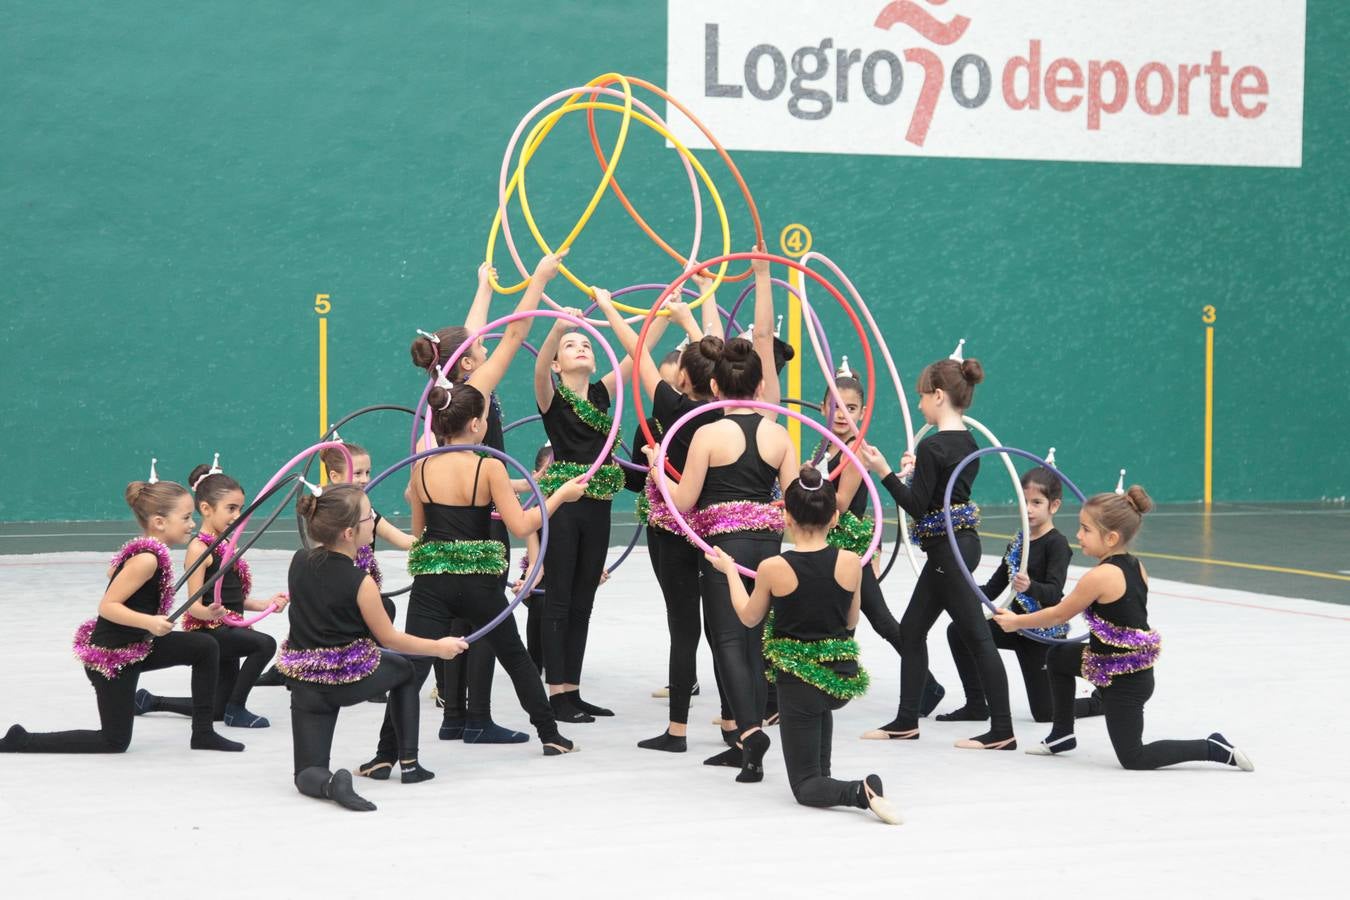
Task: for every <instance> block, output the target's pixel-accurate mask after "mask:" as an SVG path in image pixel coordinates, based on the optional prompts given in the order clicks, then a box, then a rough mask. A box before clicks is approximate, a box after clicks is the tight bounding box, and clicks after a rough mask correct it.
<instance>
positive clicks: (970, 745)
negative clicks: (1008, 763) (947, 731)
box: [953, 737, 1017, 750]
mask: <svg viewBox="0 0 1350 900" xmlns="http://www.w3.org/2000/svg"><path fill="white" fill-rule="evenodd" d="M953 746H955V747H958V748H960V749H961V750H1016V749H1017V738H1015V737H1010V738H1005V739H1003V740H1001V741H994V742H993V743H989V744H986V743H983V742H982V741H977V740H975V739H974V738H966V739H965V740H963V741H957V742H956V743H955V744H954V745H953Z"/></svg>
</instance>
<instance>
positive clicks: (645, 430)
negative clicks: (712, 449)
mask: <svg viewBox="0 0 1350 900" xmlns="http://www.w3.org/2000/svg"><path fill="white" fill-rule="evenodd" d="M740 259H749V260H765V261H767V262H771V263H775V262H776V263H782V264H783V265H785V266H787V267H789V268H792V269H796V270H797V271H799V272H801V273H802V274H803V275H806V276H809V277H811V278H814V279H816V281H818V282H820V283H821V284H822V285H824V287H825V289H826V290H828V291H829V292H830V293H831V294H832V295H833V296H834V298H835V299H836V300H838V301H839V305H840V306H841V307H843V309H844V312H846V313H848V316H849V318H850V319H851V320H852V321H853V326H854V328H855V329H856V330H857V332H858V338H859V340H860V341H861V343H862V348H863V358H864V359H865V360H866V363H867V380H868V383H869V384H870V383H872V382H873V381H875V380H876V379H875V376H876V372H875V369H874V366H873V363H872V345H871V343H870V342H869V341H868V340H867V335H866V333H865V332H864V331H863V326H862V322H861V320H859V318H858V314H857V313H855V312H854V311H853V307H852V306H851V305H850V304H849V302H848V300H847V299H845V297H844V295H843V294H841V293H840V292H839V289H838V288H836V287H835V286H834V285H832V284H830V283H829V282H828V281H826V280H825V278H824V277H823V276H821V275H820V274H819V273H817V272H814V271H812V270H811V269H808V268H807V267H806V266H804V265H802V264H801V263H799V262H797V261H796V260H794V259H788V258H787V257H785V256H777V255H775V254H772V253H759V252H749V253H729V254H726V255H724V256H720V257H717V258H716V259H711V260H708V261H707V262H706V263H704V265H705V266H710V265H713V264H714V263H719V262H720V263H722V264H723V265H725V264H726V263H727V262H728V261H730V260H740ZM691 274H692V272H684V273H682V274H681V275H680V276H679V277H678V278H676V279H675V280H674V281H672V282H671V283H670V284H668V285H667V286H666V289H665V290H664V291H662V292H661V296H659V297H657V298H656V302H655V303H654V304H652V308H651V309H650V310H649V311H648V312H647V316H646V318H645V319H644V320H643V322H642V330H641V331H640V332H638V340H637V346H636V347H634V348H633V353H634V358H635V359H637V358H640V357H639V354H641V352H642V348H643V347H644V346H645V345H646V341H647V331H648V329H649V328H651V325H652V322H653V321H654V319H655V316H656V313H657V312H658V311H659V310H660V309H661V307H662V306H664V305H665V304H666V302H667V301H668V300H669V299H670V297H671V295H672V294H674V293H675V292H676V291H677V290H679V289H680V287H681V286H682V285H683V284H684V282H685V281H686V280H688V278H689V277H690V275H691ZM632 375H633V390H634V394H633V409H634V411H635V412H636V413H637V417H638V425H639V427H640V428H641V429H642V434H643V437H645V438H646V439H647V446H649V447H654V446H656V438H655V437H654V436H653V435H652V431H651V428H649V427H648V426H647V413H646V411H645V410H644V409H643V408H642V391H641V390H640V387H641V372H640V371H639V370H638V367H637V366H634V367H633V373H632ZM765 377H766V378H768V377H769V376H768V374H767V373H766V374H765ZM775 377H777V376H775ZM826 377H827V378H828V379H829V380H830V383H831V384H833V383H834V381H833V378H832V377H831V376H830V375H827V376H826ZM874 406H875V404H873V405H870V406H868V407H867V410H866V411H865V412H864V413H863V420H862V424H861V426H860V427H859V428H858V436H857V438H856V439H855V440H856V446H858V447H861V446H862V443H863V440H864V438H865V437H866V436H867V429H868V427H869V426H870V425H871V423H872V410H873V407H874ZM700 408H701V407H700ZM813 424H814V423H813ZM839 466H840V467H841V468H842V466H843V461H842V460H841V461H840V463H839ZM665 467H666V468H665V470H666V473H667V474H669V475H670V476H671V477H673V478H675V479H679V477H680V473H679V472H677V471H676V470H675V467H674V466H672V465H671V464H670V462H669V461H665ZM864 471H866V470H865V469H864ZM837 473H838V469H836V471H835V472H834V473H831V477H834V476H835V475H837Z"/></svg>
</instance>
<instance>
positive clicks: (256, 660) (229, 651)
mask: <svg viewBox="0 0 1350 900" xmlns="http://www.w3.org/2000/svg"><path fill="white" fill-rule="evenodd" d="M196 633H198V634H206V635H209V636H210V637H211V638H213V639H214V640H215V642H216V644H217V645H219V647H220V671H219V675H218V676H217V678H216V696H215V701H214V705H213V707H212V710H211V714H212V715H213V716H214V717H215V720H216V721H217V722H219V721H220V720H221V719H223V718H225V707H226V706H244V705H245V704H247V703H248V695H249V692H250V691H252V690H253V685H254V684H255V683H257V681H258V676H259V675H261V674H262V671H263V669H264V668H266V667H267V664H268V663H269V662H271V660H272V656H273V654H275V653H276V652H277V642H276V640H275V639H274V638H273V637H272V636H271V635H270V634H264V633H262V632H261V631H254V630H253V629H252V628H231V627H230V626H228V625H221V626H220V627H218V628H212V629H210V630H203V631H201V632H196ZM241 660H242V662H241ZM158 711H159V712H172V713H178V714H179V715H181V716H190V715H192V700H191V698H189V697H160V698H159V706H158Z"/></svg>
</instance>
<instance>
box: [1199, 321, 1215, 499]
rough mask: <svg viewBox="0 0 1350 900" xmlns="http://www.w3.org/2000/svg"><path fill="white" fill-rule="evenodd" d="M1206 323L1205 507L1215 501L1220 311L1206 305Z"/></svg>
mask: <svg viewBox="0 0 1350 900" xmlns="http://www.w3.org/2000/svg"><path fill="white" fill-rule="evenodd" d="M1200 318H1201V319H1202V320H1203V321H1204V323H1205V508H1206V509H1208V508H1209V506H1210V504H1211V503H1213V502H1214V322H1215V321H1216V320H1217V319H1218V313H1217V311H1216V310H1215V308H1214V307H1213V306H1206V307H1205V308H1204V310H1203V311H1202V313H1201V316H1200Z"/></svg>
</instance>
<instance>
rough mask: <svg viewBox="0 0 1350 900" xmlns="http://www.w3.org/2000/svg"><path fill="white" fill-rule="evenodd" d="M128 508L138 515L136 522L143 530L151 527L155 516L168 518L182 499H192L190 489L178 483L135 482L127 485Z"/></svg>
mask: <svg viewBox="0 0 1350 900" xmlns="http://www.w3.org/2000/svg"><path fill="white" fill-rule="evenodd" d="M124 496H125V497H126V500H127V506H130V507H131V511H132V512H133V513H135V514H136V521H137V522H139V523H141V527H142V528H149V527H150V519H151V518H152V517H153V516H168V515H170V514H172V513H173V508H174V506H176V505H177V504H178V500H179V498H180V497H191V496H192V495H191V494H189V493H188V489H187V488H185V487H183V486H182V485H181V484H179V483H178V482H176V481H156V482H155V483H154V484H151V483H150V482H148V481H133V482H131V484H129V485H127V490H126V494H125V495H124Z"/></svg>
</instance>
